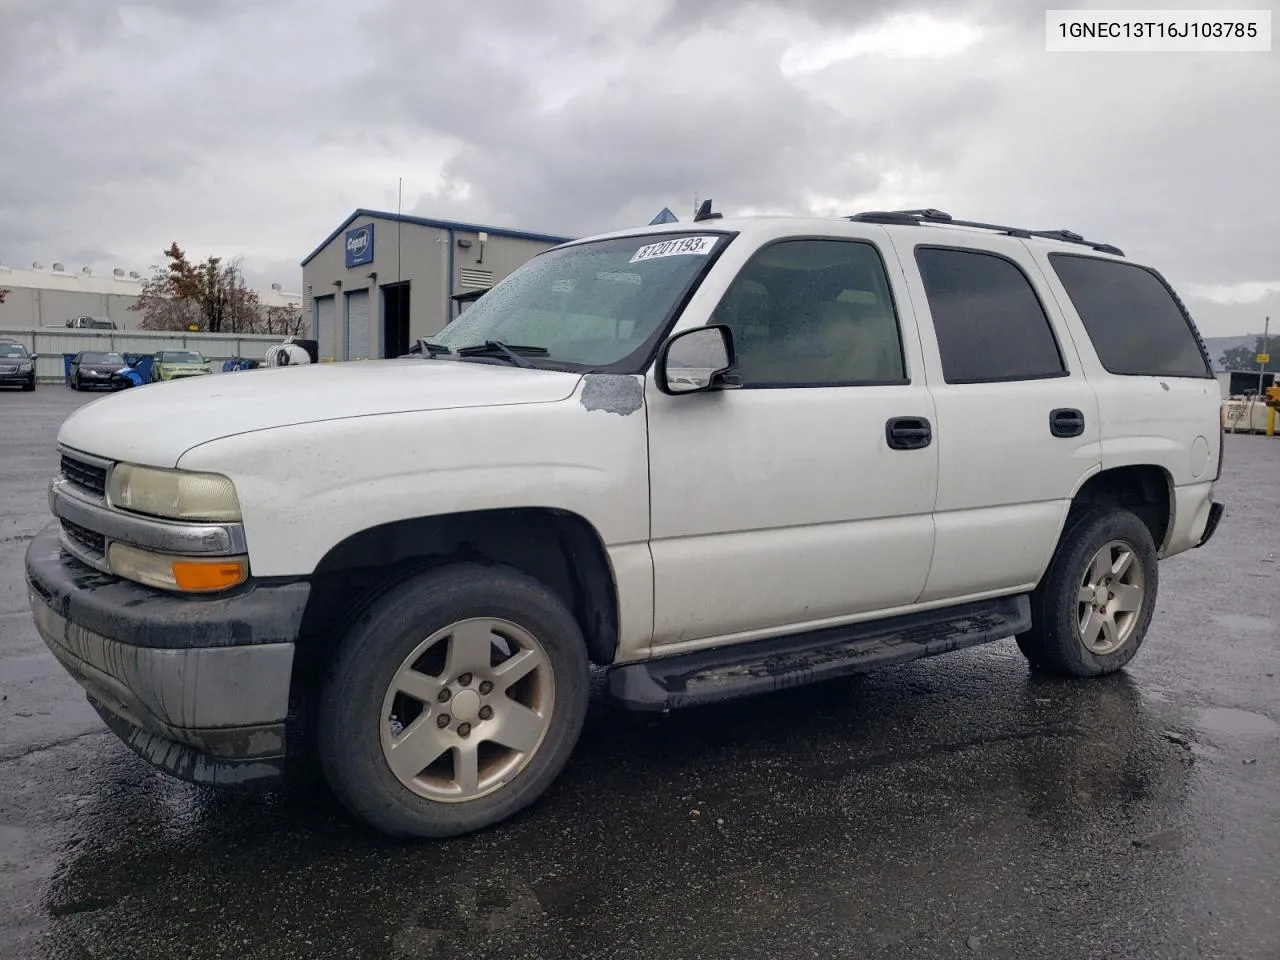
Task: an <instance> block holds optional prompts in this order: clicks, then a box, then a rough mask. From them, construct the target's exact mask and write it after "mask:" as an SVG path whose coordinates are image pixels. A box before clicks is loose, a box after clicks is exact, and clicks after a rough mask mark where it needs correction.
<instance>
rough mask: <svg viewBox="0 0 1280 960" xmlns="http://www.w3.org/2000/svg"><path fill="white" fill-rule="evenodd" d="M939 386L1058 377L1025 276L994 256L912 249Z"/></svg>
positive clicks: (1053, 347)
mask: <svg viewBox="0 0 1280 960" xmlns="http://www.w3.org/2000/svg"><path fill="white" fill-rule="evenodd" d="M916 263H917V264H918V265H919V267H920V279H921V280H922V281H923V282H924V292H925V295H926V297H928V300H929V312H930V313H931V314H932V315H933V329H934V331H935V333H936V334H937V337H938V351H939V353H940V354H941V355H942V375H943V378H944V379H945V380H946V382H947V383H998V382H1001V381H1006V380H1039V379H1043V378H1045V377H1060V376H1063V375H1065V373H1066V367H1065V366H1064V364H1063V362H1062V354H1061V353H1060V352H1059V350H1058V342H1057V340H1056V339H1055V338H1054V335H1053V329H1052V327H1051V326H1050V325H1049V317H1048V315H1047V314H1046V313H1045V311H1044V306H1043V305H1042V304H1041V303H1040V298H1039V297H1038V296H1036V292H1035V289H1034V288H1033V287H1032V286H1031V281H1030V280H1028V279H1027V275H1026V274H1025V273H1023V272H1022V269H1021V268H1020V267H1019V266H1018V265H1017V264H1015V263H1014V262H1013V261H1012V260H1007V259H1005V258H1004V257H1002V256H999V255H998V254H994V253H985V252H981V251H976V250H961V249H957V248H954V247H924V246H921V247H916Z"/></svg>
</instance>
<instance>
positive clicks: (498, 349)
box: [458, 340, 547, 367]
mask: <svg viewBox="0 0 1280 960" xmlns="http://www.w3.org/2000/svg"><path fill="white" fill-rule="evenodd" d="M522 353H527V354H530V355H531V356H535V357H545V356H546V355H547V348H546V347H532V346H527V345H524V344H519V343H503V342H502V341H501V340H486V341H485V342H484V343H477V344H475V345H474V346H471V347H459V348H458V356H460V357H495V356H496V357H505V358H506V359H508V360H510V361H511V362H512V363H514V364H515V365H516V366H517V367H532V366H533V364H532V363H530V362H529V361H528V360H526V359H525V358H524V357H522V356H520V354H522Z"/></svg>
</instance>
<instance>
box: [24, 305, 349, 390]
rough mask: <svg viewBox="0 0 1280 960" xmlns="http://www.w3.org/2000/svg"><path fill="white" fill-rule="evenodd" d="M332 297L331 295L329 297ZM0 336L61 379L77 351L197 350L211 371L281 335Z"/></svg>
mask: <svg viewBox="0 0 1280 960" xmlns="http://www.w3.org/2000/svg"><path fill="white" fill-rule="evenodd" d="M330 299H332V298H330ZM0 339H5V340H17V341H18V342H19V343H22V344H24V345H25V346H26V348H27V349H28V350H30V351H31V352H32V353H34V354H35V355H36V377H37V378H38V379H54V378H57V379H62V376H63V363H64V361H63V355H64V354H68V353H79V352H80V351H81V350H102V351H106V352H115V353H142V354H148V355H151V354H154V353H156V352H157V351H160V350H166V349H167V350H199V351H200V353H202V354H203V355H204V357H205V359H207V360H208V361H209V362H210V363H212V364H213V371H214V373H221V372H222V364H223V362H224V361H226V360H230V359H231V358H232V357H244V358H246V359H250V360H261V359H262V358H263V357H264V356H266V353H267V347H269V346H271V345H272V344H274V343H280V342H281V341H282V340H283V339H284V338H283V337H280V336H272V335H269V334H230V333H227V334H214V333H202V334H195V333H164V332H159V331H147V332H145V333H142V332H138V331H132V330H131V331H128V332H125V331H120V330H68V329H66V328H64V327H41V328H32V327H19V328H16V329H13V328H0Z"/></svg>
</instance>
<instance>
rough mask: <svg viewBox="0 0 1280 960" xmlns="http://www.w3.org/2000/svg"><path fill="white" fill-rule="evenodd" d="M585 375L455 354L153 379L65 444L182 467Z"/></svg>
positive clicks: (114, 398) (82, 412) (550, 387)
mask: <svg viewBox="0 0 1280 960" xmlns="http://www.w3.org/2000/svg"><path fill="white" fill-rule="evenodd" d="M580 379H581V375H580V374H577V373H564V372H560V371H553V370H538V369H525V368H515V367H507V366H498V365H496V364H488V363H473V362H460V361H452V360H359V361H350V362H345V363H321V364H308V365H306V366H298V367H265V368H259V369H257V370H244V371H238V372H234V373H218V374H213V375H211V376H207V377H191V378H189V379H185V380H171V381H165V382H162V383H150V384H146V385H144V386H141V387H135V388H134V389H132V390H126V391H123V392H121V393H117V394H112V395H110V396H107V397H103V398H102V399H100V400H97V401H94V402H93V403H89V404H86V405H85V406H83V407H81V408H80V409H79V410H78V411H76V412H75V413H73V414H72V415H71V416H70V417H68V418H67V419H66V420H65V421H64V422H63V424H62V428H61V429H60V430H59V432H58V442H59V443H62V444H65V445H67V446H69V447H72V448H74V449H77V450H82V451H84V452H85V453H91V454H96V455H98V456H101V457H106V458H108V459H114V460H129V461H132V462H134V463H144V464H151V465H154V466H173V465H175V464H176V463H177V462H178V459H179V458H180V457H181V456H182V455H183V454H184V453H185V452H186V451H188V450H190V449H191V448H192V447H194V446H197V445H199V444H201V443H207V442H209V441H211V440H218V439H221V438H223V437H230V436H235V435H236V434H241V433H248V432H250V431H254V430H269V429H271V428H273V427H281V426H289V425H293V424H301V423H314V422H317V421H322V420H338V419H343V418H346V417H370V416H375V415H378V414H394V413H409V412H418V411H425V410H447V409H452V408H458V407H487V406H503V405H508V404H523V403H552V402H555V401H557V400H564V399H566V398H568V397H569V396H571V395H572V393H573V391H574V388H575V387H576V386H577V384H578V381H579V380H580Z"/></svg>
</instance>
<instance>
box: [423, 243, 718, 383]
mask: <svg viewBox="0 0 1280 960" xmlns="http://www.w3.org/2000/svg"><path fill="white" fill-rule="evenodd" d="M729 239H730V238H729V237H728V236H727V235H724V234H706V233H689V234H685V233H679V234H656V235H655V234H647V235H644V236H631V237H616V238H613V239H608V240H596V241H591V242H588V243H582V244H573V245H570V246H566V247H558V248H556V249H553V250H548V251H547V252H546V253H542V254H539V255H538V256H536V257H534V258H533V259H532V260H529V261H527V262H526V263H525V264H524V265H523V266H521V267H520V268H519V269H518V270H516V271H515V272H514V273H512V274H511V275H510V276H508V277H506V278H505V279H504V280H502V281H500V282H499V283H498V284H497V285H496V286H494V287H493V288H492V289H490V290H488V291H486V292H485V295H484V296H483V297H481V298H480V299H479V300H477V301H476V302H475V304H474V305H473V306H471V307H470V308H469V309H468V310H467V311H466V312H465V313H463V314H462V315H461V316H459V317H458V318H457V319H456V320H454V321H453V322H452V323H450V324H449V325H448V326H447V327H445V329H444V330H442V331H441V332H440V333H439V334H437V335H436V336H435V337H434V338H432V342H433V343H437V344H440V345H441V346H445V347H448V348H449V349H450V350H451V351H452V352H453V354H454V355H455V356H456V355H457V351H458V350H459V349H465V348H466V347H472V346H475V347H482V346H483V345H484V344H485V343H486V341H493V340H496V341H499V342H501V343H503V344H507V345H509V346H511V347H514V348H519V347H533V348H537V349H535V350H531V351H523V355H524V356H525V357H526V358H527V359H528V360H529V361H530V362H532V363H533V364H534V365H553V366H569V367H571V368H578V369H602V368H603V369H618V368H619V367H625V366H626V365H627V364H628V363H629V362H631V361H633V360H636V358H637V357H641V356H646V355H647V353H648V350H649V349H650V347H651V346H652V345H653V342H654V340H655V339H656V338H657V337H658V336H660V335H661V333H662V332H663V330H664V328H665V325H666V322H667V320H668V319H669V318H670V317H671V314H672V313H673V311H674V310H675V309H676V308H677V307H678V306H679V304H680V303H681V302H682V301H683V299H684V298H685V296H686V294H687V293H688V292H689V290H690V289H691V288H692V287H693V285H694V284H695V283H696V282H697V281H698V280H699V279H700V278H701V277H702V276H703V274H704V272H705V270H706V268H707V267H708V265H709V264H710V263H711V261H712V259H713V258H714V257H715V256H716V255H718V253H719V251H720V250H721V249H723V247H724V245H725V244H726V243H727V242H728V241H729ZM543 351H545V353H544V352H543ZM517 352H521V351H518V350H517Z"/></svg>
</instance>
